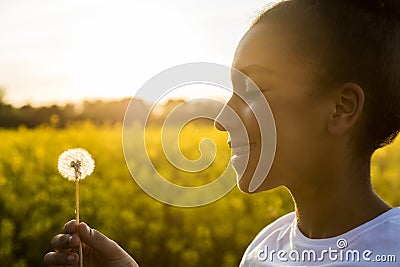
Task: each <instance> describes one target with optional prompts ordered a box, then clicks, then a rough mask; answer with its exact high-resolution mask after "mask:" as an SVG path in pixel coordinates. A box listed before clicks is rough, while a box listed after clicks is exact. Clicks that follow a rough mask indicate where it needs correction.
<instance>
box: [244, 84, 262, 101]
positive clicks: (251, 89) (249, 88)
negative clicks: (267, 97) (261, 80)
mask: <svg viewBox="0 0 400 267" xmlns="http://www.w3.org/2000/svg"><path fill="white" fill-rule="evenodd" d="M260 94H261V91H260V89H258V87H257V85H256V84H254V83H253V82H252V81H250V80H246V97H248V98H254V97H256V96H258V95H260Z"/></svg>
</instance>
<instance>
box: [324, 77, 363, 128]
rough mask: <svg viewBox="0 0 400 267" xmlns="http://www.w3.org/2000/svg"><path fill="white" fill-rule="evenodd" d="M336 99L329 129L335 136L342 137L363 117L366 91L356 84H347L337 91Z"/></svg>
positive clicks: (328, 124)
mask: <svg viewBox="0 0 400 267" xmlns="http://www.w3.org/2000/svg"><path fill="white" fill-rule="evenodd" d="M335 99H336V100H335V103H334V104H335V106H334V109H333V112H332V114H331V117H330V118H329V120H328V123H327V129H328V131H329V132H330V133H331V134H333V135H342V134H344V133H346V132H347V131H349V130H350V129H351V128H352V127H353V126H354V125H355V124H356V122H357V121H358V120H359V118H360V117H361V114H362V110H363V108H364V101H365V96H364V91H363V89H362V88H361V87H360V86H359V85H358V84H356V83H345V84H343V85H342V86H341V87H340V88H339V89H338V90H337V94H336V98H335Z"/></svg>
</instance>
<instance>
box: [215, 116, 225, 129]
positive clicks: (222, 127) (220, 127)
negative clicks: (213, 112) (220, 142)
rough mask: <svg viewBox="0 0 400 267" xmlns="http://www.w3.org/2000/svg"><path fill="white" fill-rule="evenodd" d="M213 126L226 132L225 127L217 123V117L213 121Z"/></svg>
mask: <svg viewBox="0 0 400 267" xmlns="http://www.w3.org/2000/svg"><path fill="white" fill-rule="evenodd" d="M217 118H218V117H217ZM214 127H215V128H217V130H219V131H223V132H226V129H225V128H224V126H222V124H221V123H219V122H218V121H217V119H216V120H215V121H214Z"/></svg>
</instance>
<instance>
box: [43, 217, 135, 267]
mask: <svg viewBox="0 0 400 267" xmlns="http://www.w3.org/2000/svg"><path fill="white" fill-rule="evenodd" d="M78 232H79V235H78ZM79 242H82V249H83V265H84V266H85V267H95V266H104V267H122V266H124V267H128V266H129V267H138V266H139V265H138V264H137V263H136V262H135V261H134V259H133V258H132V257H131V256H130V255H129V254H128V253H127V252H126V251H124V250H123V249H122V248H121V247H120V246H119V245H118V244H117V243H116V242H114V241H113V240H111V239H109V238H108V237H106V236H105V235H103V234H102V233H100V232H98V231H96V230H94V229H91V228H89V226H87V224H85V223H80V224H79V225H78V227H77V225H76V223H75V220H71V221H69V222H68V223H66V224H65V226H64V229H63V231H62V233H61V234H58V235H56V236H54V237H53V239H52V240H51V245H52V247H53V248H54V250H55V252H49V253H47V254H46V255H45V256H44V263H45V264H46V265H47V266H64V265H68V266H74V267H75V266H76V267H78V266H79V255H78V248H79Z"/></svg>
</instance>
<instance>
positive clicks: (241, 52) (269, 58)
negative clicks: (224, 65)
mask: <svg viewBox="0 0 400 267" xmlns="http://www.w3.org/2000/svg"><path fill="white" fill-rule="evenodd" d="M285 39H286V38H285V36H284V33H283V32H279V31H278V29H276V28H275V27H273V26H272V25H264V24H260V25H255V26H254V27H252V28H251V29H250V30H249V31H247V32H246V34H245V35H244V36H243V38H242V39H241V40H240V42H239V44H238V46H237V48H236V52H235V56H234V59H233V64H232V66H233V67H234V68H235V69H237V70H240V71H242V69H244V68H246V66H250V65H259V66H263V67H265V68H268V69H269V70H270V71H272V72H274V71H277V70H278V69H280V68H282V67H284V66H283V65H285V64H286V63H289V62H290V61H291V60H292V59H293V57H291V56H290V55H289V49H287V48H286V47H289V44H288V43H287V42H286V41H285Z"/></svg>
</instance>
